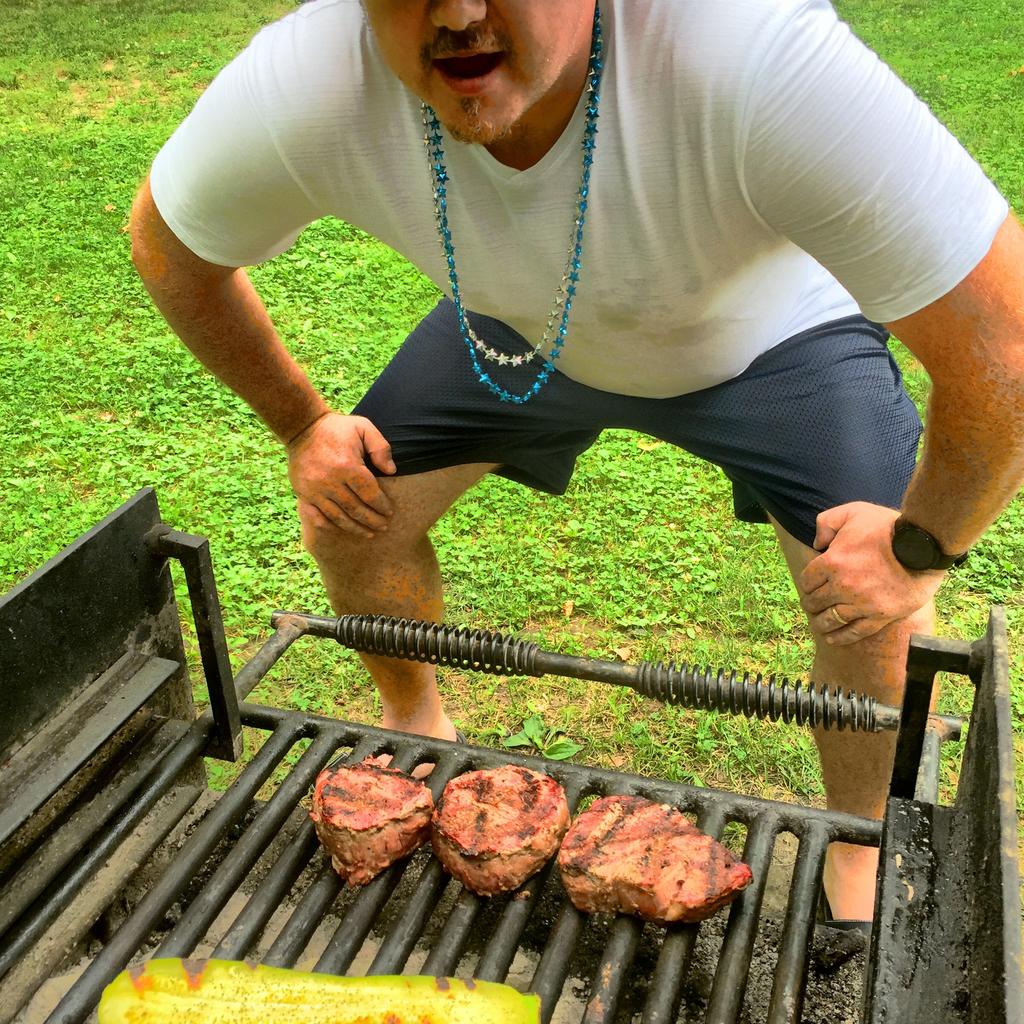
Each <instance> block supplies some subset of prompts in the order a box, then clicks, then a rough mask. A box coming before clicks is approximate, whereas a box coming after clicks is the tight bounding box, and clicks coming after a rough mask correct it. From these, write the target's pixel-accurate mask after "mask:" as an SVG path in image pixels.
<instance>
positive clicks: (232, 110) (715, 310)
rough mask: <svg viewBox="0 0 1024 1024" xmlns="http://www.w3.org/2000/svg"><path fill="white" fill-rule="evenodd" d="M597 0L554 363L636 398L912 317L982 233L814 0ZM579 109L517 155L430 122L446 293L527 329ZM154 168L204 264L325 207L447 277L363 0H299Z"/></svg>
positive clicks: (948, 143) (559, 260) (399, 94)
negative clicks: (599, 74)
mask: <svg viewBox="0 0 1024 1024" xmlns="http://www.w3.org/2000/svg"><path fill="white" fill-rule="evenodd" d="M601 10H602V15H603V27H604V36H605V41H606V60H605V70H604V81H603V86H602V95H601V109H600V120H599V132H598V136H597V150H596V153H595V162H594V166H593V172H592V178H591V193H590V204H589V209H588V211H587V219H586V233H585V237H584V241H583V268H582V279H581V282H580V285H579V291H578V293H577V298H576V301H575V303H574V305H573V309H572V317H571V320H570V324H569V335H568V342H567V344H566V347H565V349H564V352H563V356H562V359H561V361H560V362H559V369H560V370H561V371H562V372H564V373H566V374H568V375H569V376H570V377H572V378H574V379H575V380H577V381H580V382H582V383H584V384H588V385H590V386H592V387H596V388H601V389H603V390H606V391H615V392H620V393H623V394H631V395H643V396H648V397H654V398H664V397H669V396H673V395H679V394H684V393H687V392H690V391H695V390H698V389H700V388H705V387H709V386H711V385H714V384H717V383H720V382H721V381H724V380H727V379H729V378H731V377H734V376H736V375H737V374H739V373H740V372H742V371H743V370H744V369H745V368H746V367H747V366H748V365H749V364H750V363H751V361H752V360H753V359H754V358H755V357H757V356H758V355H760V354H761V353H762V352H765V351H766V350H768V349H769V348H771V347H773V346H774V345H776V344H778V343H779V342H780V341H782V340H784V339H785V338H787V337H789V336H791V335H793V334H795V333H796V332H798V331H801V330H804V329H806V328H809V327H812V326H815V325H817V324H820V323H824V322H826V321H828V320H831V319H836V318H838V317H842V316H846V315H849V314H852V313H856V312H857V311H858V307H859V309H860V310H861V311H863V313H864V314H865V315H866V316H867V317H869V318H870V319H872V320H876V321H879V322H883V323H885V322H891V321H893V320H895V319H898V318H900V317H903V316H906V315H909V314H910V313H913V312H915V311H917V310H919V309H921V308H922V307H924V306H926V305H927V304H928V303H930V302H932V301H933V300H935V299H937V298H939V297H941V296H942V295H944V294H945V293H947V292H948V291H950V290H951V289H952V288H953V287H954V286H955V285H957V284H958V283H959V282H960V281H961V280H962V279H963V278H964V277H966V276H967V274H968V273H969V272H970V271H971V270H972V269H973V268H974V267H975V266H976V265H977V264H978V262H979V261H980V260H981V258H982V257H983V256H984V255H985V253H986V252H987V251H988V248H989V246H990V245H991V242H992V239H993V237H994V236H995V233H996V230H997V229H998V227H999V225H1000V224H1001V223H1002V222H1003V220H1004V219H1005V218H1006V216H1007V213H1008V207H1007V204H1006V202H1005V200H1004V199H1003V198H1002V197H1001V196H1000V195H999V193H998V192H997V191H996V189H995V187H994V186H993V185H992V184H991V183H990V182H989V181H988V180H987V178H986V177H985V176H984V174H983V173H982V171H981V170H980V168H979V167H978V166H977V164H976V163H975V162H974V161H973V160H972V159H971V157H970V156H969V155H968V154H967V153H966V152H965V151H964V149H963V148H962V147H961V146H960V145H959V143H958V142H956V140H955V139H953V137H952V136H951V135H950V134H949V133H948V132H947V131H946V129H945V128H944V127H943V126H942V125H941V124H939V122H938V121H937V120H936V119H935V118H934V117H933V116H932V115H931V113H930V112H929V111H928V110H927V108H926V107H925V106H924V105H923V104H922V103H920V102H919V101H918V100H917V99H916V98H915V97H914V95H913V94H912V93H911V91H910V90H909V89H908V88H907V87H906V86H905V85H903V84H902V83H901V82H900V80H899V79H898V78H897V77H896V76H895V75H894V74H893V73H892V72H891V71H890V70H889V69H888V68H887V67H886V66H885V65H884V64H883V63H882V62H881V61H880V60H879V58H878V57H877V56H876V55H875V54H874V53H873V52H872V51H871V50H869V49H867V48H866V47H865V46H864V45H863V44H862V43H861V42H859V41H858V40H857V39H856V38H855V37H854V36H853V35H852V33H851V32H850V30H849V28H848V27H847V26H846V25H845V24H843V23H842V22H840V21H839V20H838V19H837V17H836V14H835V12H834V10H833V8H832V7H831V5H830V4H829V3H827V2H826V0H602V4H601ZM584 114H585V111H584V109H583V102H582V100H581V103H580V105H579V107H578V108H577V110H576V114H575V117H574V118H573V120H572V121H571V123H570V124H569V126H568V127H567V128H566V130H565V132H564V134H563V135H562V137H561V138H560V139H559V140H558V142H557V143H556V144H555V146H554V147H553V148H552V149H551V150H550V151H549V152H548V153H547V154H546V155H545V157H544V158H543V159H542V160H541V161H540V162H539V163H538V164H536V165H535V166H533V167H531V168H529V169H528V170H525V171H516V170H513V169H511V168H509V167H506V166H504V165H502V164H500V163H498V162H497V161H496V160H495V159H494V158H493V157H491V155H490V154H489V153H488V152H487V151H486V150H485V149H483V148H482V147H480V146H470V145H465V144H460V143H457V142H455V141H454V140H452V139H451V138H450V137H448V136H447V135H446V137H445V143H444V144H445V152H446V157H447V163H448V170H449V173H450V178H451V180H450V182H449V189H448V205H449V219H450V223H451V229H452V233H453V241H454V244H455V248H456V259H457V265H458V271H459V279H460V287H461V289H462V295H463V301H464V302H465V305H466V307H467V308H468V309H471V310H474V311H476V312H479V313H484V314H487V315H488V316H492V317H496V318H498V319H500V320H503V321H505V322H506V323H508V324H510V325H511V326H512V327H514V328H515V329H516V330H517V331H519V332H520V333H521V334H523V335H524V336H525V337H526V338H527V339H528V340H529V341H530V342H531V343H536V342H537V341H539V340H540V337H541V335H542V333H543V330H544V326H545V323H546V320H547V316H548V313H549V311H550V309H551V306H552V303H553V300H554V298H555V293H556V289H557V287H558V284H559V282H560V280H561V276H562V272H563V269H564V265H565V260H566V251H567V247H568V242H569V238H570V232H571V228H572V224H573V219H574V215H575V197H576V190H577V188H578V187H579V179H580V172H581V150H580V143H581V141H582V137H583V124H584ZM151 185H152V190H153V196H154V199H155V202H156V205H157V207H158V209H159V210H160V212H161V214H162V215H163V217H164V219H165V220H166V221H167V223H168V224H169V226H170V228H171V229H172V230H173V231H174V233H175V234H176V235H177V236H178V237H179V238H180V239H181V240H182V242H184V244H185V245H187V246H188V247H189V248H190V249H191V250H193V251H194V252H195V253H196V254H197V255H199V256H200V257H202V258H203V259H206V260H208V261H210V262H213V263H218V264H223V265H226V266H244V265H249V264H254V263H259V262H261V261H263V260H267V259H270V258H271V257H272V256H275V255H277V254H278V253H280V252H283V251H284V250H285V249H287V248H288V247H289V246H290V245H292V243H293V242H294V241H295V239H296V237H297V236H298V234H299V232H300V231H301V230H302V228H303V227H305V226H306V225H307V224H309V223H310V222H311V221H313V220H316V219H317V218H319V217H322V216H325V215H333V216H335V217H340V218H342V219H343V220H345V221H348V222H349V223H351V224H354V225H357V226H358V227H360V228H362V229H364V230H365V231H367V232H368V233H369V234H371V235H373V236H375V237H376V238H378V239H380V240H381V241H383V242H386V243H387V244H388V245H390V246H392V247H393V248H394V249H396V250H398V251H399V252H400V253H402V254H403V255H405V256H406V257H407V258H408V259H409V260H411V261H412V262H413V263H414V264H415V265H416V266H417V267H419V268H420V269H421V270H422V271H423V272H424V273H425V274H427V275H428V276H429V277H430V278H431V279H432V280H433V281H434V282H435V283H436V284H437V285H438V287H439V288H441V289H442V290H443V291H445V292H446V293H449V283H448V278H447V268H446V265H445V263H444V260H443V257H442V253H441V248H440V245H439V242H438V238H437V229H436V225H435V221H434V209H433V201H432V196H431V181H430V174H429V169H428V164H427V157H426V152H425V147H424V144H423V126H422V122H421V117H420V103H419V100H418V99H417V98H416V97H415V96H413V95H412V94H411V93H410V92H409V91H408V90H407V89H406V88H405V87H404V86H403V85H402V84H401V83H400V82H399V81H398V79H397V78H396V77H395V76H394V75H393V74H392V73H391V72H390V71H389V70H388V69H387V67H386V66H385V65H384V63H383V61H382V59H381V57H380V54H379V52H378V49H377V46H376V44H375V41H374V38H373V35H372V33H371V32H370V31H369V28H368V26H367V24H366V22H365V19H364V16H363V13H362V9H361V7H360V5H359V3H358V0H317V2H315V3H310V4H307V5H304V6H302V7H300V8H299V9H297V10H296V11H295V12H294V13H292V14H290V15H288V16H287V17H286V18H284V19H283V20H281V21H279V22H277V23H276V24H273V25H270V26H268V27H267V28H264V29H263V30H262V31H261V32H259V34H258V35H257V36H256V37H255V38H254V39H253V41H252V43H251V44H250V46H249V47H248V49H246V50H245V51H244V52H243V53H242V54H241V55H240V56H239V57H238V58H236V59H235V60H234V61H233V62H232V63H231V64H230V65H229V66H228V67H227V68H225V69H224V71H222V72H221V74H220V75H219V76H218V77H217V79H216V80H215V81H214V82H213V83H212V84H211V85H210V87H209V88H208V89H207V90H206V92H205V93H204V94H203V96H202V97H201V98H200V100H199V102H198V103H197V105H196V107H195V109H194V110H193V112H192V113H191V114H190V115H189V116H188V118H187V119H186V120H185V121H184V123H183V124H182V125H181V126H180V127H179V128H178V130H177V131H176V132H175V133H174V135H173V137H172V138H171V139H170V141H169V142H168V143H167V144H166V145H165V146H164V148H163V149H162V150H161V152H160V153H159V155H158V156H157V158H156V161H155V163H154V165H153V170H152V179H151ZM485 340H486V339H485ZM514 373H515V371H512V370H510V371H509V374H510V377H509V382H508V386H509V387H511V388H512V390H515V377H514Z"/></svg>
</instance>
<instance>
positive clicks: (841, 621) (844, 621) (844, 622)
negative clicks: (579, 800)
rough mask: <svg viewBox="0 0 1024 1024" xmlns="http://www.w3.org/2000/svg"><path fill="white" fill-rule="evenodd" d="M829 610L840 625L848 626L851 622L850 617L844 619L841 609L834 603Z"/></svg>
mask: <svg viewBox="0 0 1024 1024" xmlns="http://www.w3.org/2000/svg"><path fill="white" fill-rule="evenodd" d="M829 611H830V612H831V613H832V618H834V619H835V620H836V622H838V623H839V625H840V626H848V625H849V624H850V621H849V619H844V618H843V617H842V615H840V614H839V609H838V608H837V607H836V606H835V605H832V607H831V608H829Z"/></svg>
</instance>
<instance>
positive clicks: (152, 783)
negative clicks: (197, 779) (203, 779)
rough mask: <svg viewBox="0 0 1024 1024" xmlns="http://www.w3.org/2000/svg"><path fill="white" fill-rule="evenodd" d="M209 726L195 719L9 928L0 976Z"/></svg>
mask: <svg viewBox="0 0 1024 1024" xmlns="http://www.w3.org/2000/svg"><path fill="white" fill-rule="evenodd" d="M212 729H213V716H212V715H209V714H207V715H204V716H203V717H202V718H200V719H198V720H197V721H196V722H195V724H194V725H193V726H192V727H191V728H190V729H189V731H188V732H187V733H186V734H185V736H184V737H183V738H182V739H181V740H180V741H179V742H178V744H177V745H176V746H175V747H174V749H173V750H172V751H171V753H170V754H168V756H167V758H166V759H165V760H164V761H161V762H159V763H158V764H157V765H156V766H154V768H153V771H152V772H151V773H150V775H149V776H147V781H145V782H144V783H143V788H142V789H141V790H140V791H139V793H138V796H137V797H135V798H134V799H133V800H132V803H131V807H130V808H129V809H127V810H126V811H125V813H124V814H123V815H120V816H116V817H115V820H114V823H113V825H112V826H111V828H110V830H109V831H107V832H105V833H104V834H103V836H102V837H101V839H100V840H99V842H98V843H96V845H95V846H93V847H92V849H90V850H88V851H87V852H86V853H84V854H82V855H81V856H80V857H79V858H78V859H77V860H76V861H75V862H74V864H73V865H72V866H71V867H70V868H69V869H68V871H67V873H66V874H65V875H63V876H62V877H61V878H60V879H59V880H58V882H57V885H56V887H55V888H53V889H52V891H48V893H47V894H46V895H45V897H44V902H42V903H41V904H40V906H39V909H38V910H36V911H35V912H34V913H32V914H31V915H30V916H26V917H24V918H23V919H22V920H21V921H20V922H19V923H18V924H17V925H16V926H15V927H14V928H12V929H11V931H10V932H9V933H8V935H7V937H6V941H5V943H4V946H3V949H2V951H0V977H3V976H4V975H5V974H6V973H7V972H8V971H9V970H10V969H11V967H13V966H14V964H15V963H17V962H18V960H20V959H21V957H22V956H23V955H24V954H25V952H26V951H27V950H28V949H30V948H31V946H32V945H33V943H34V942H35V941H36V940H37V939H38V938H39V936H40V935H42V934H43V932H45V931H46V929H47V928H48V927H49V926H50V925H51V924H52V923H53V922H54V921H55V920H56V919H57V917H58V916H59V915H60V913H61V912H62V911H63V910H64V909H65V907H67V905H68V904H69V903H70V902H71V900H72V899H74V897H75V894H76V893H77V892H78V891H79V890H80V888H81V887H82V886H83V885H85V884H87V882H88V880H89V879H90V878H92V877H93V875H95V874H96V872H97V871H98V870H99V866H100V865H101V864H103V863H104V861H106V859H107V858H108V857H109V856H110V854H111V853H112V852H113V851H114V850H116V849H117V847H118V846H120V845H121V843H122V842H123V841H124V839H125V837H126V836H127V835H128V834H129V833H130V832H131V831H132V829H134V828H135V826H136V825H138V823H139V822H140V821H141V820H142V819H143V818H144V817H145V816H146V815H147V814H148V813H149V812H150V811H151V810H152V809H153V805H154V804H155V803H156V802H157V801H158V800H159V799H160V797H162V796H163V795H164V793H166V792H167V790H168V789H169V788H170V787H171V785H172V784H173V783H174V780H175V779H176V778H177V777H178V775H179V774H180V773H181V772H182V770H183V769H184V768H185V767H186V766H187V765H188V764H190V763H191V762H192V761H193V760H194V759H195V757H196V756H197V755H198V753H199V751H200V750H201V749H202V748H203V746H204V745H205V743H206V740H207V737H208V736H209V733H210V731H211V730H212Z"/></svg>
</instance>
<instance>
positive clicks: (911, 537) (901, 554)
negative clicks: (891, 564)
mask: <svg viewBox="0 0 1024 1024" xmlns="http://www.w3.org/2000/svg"><path fill="white" fill-rule="evenodd" d="M892 553H893V555H895V557H896V561H897V562H899V563H900V565H902V566H903V568H904V569H911V570H913V571H915V572H920V571H922V570H924V569H952V568H954V567H955V566H958V565H963V564H964V562H966V561H967V552H966V551H964V552H963V553H962V554H959V555H947V554H946V553H945V552H944V551H943V550H942V548H941V547H940V546H939V542H938V541H937V540H936V539H935V538H934V537H933V536H932V535H931V534H930V533H929V532H928V531H927V530H922V529H921V527H920V526H915V525H914V524H913V523H909V522H907V520H906V519H904V518H903V517H902V516H900V518H899V519H897V520H896V526H895V529H894V530H893V533H892Z"/></svg>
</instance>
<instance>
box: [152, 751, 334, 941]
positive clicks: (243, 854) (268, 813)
mask: <svg viewBox="0 0 1024 1024" xmlns="http://www.w3.org/2000/svg"><path fill="white" fill-rule="evenodd" d="M334 750H335V746H334V741H333V739H331V737H329V736H319V737H317V739H316V740H314V741H313V743H312V744H311V745H310V747H309V748H308V749H307V750H306V752H305V753H304V754H303V755H302V757H301V758H300V759H299V763H298V764H297V765H296V766H295V767H294V768H293V769H292V771H291V772H290V773H289V775H288V777H287V778H286V779H285V781H284V782H283V783H282V784H281V786H280V787H279V788H278V789H277V791H276V792H275V793H274V795H273V796H272V797H271V798H270V800H269V801H268V802H267V804H266V806H265V807H263V808H262V810H261V811H260V813H259V815H258V817H257V818H256V820H255V821H254V822H253V823H252V824H251V825H250V826H249V827H248V828H247V829H246V831H245V834H244V835H243V836H242V837H241V838H240V839H239V840H238V842H237V843H236V844H235V846H234V848H233V849H232V851H231V856H230V857H228V858H227V859H226V860H224V861H223V862H222V863H221V864H220V865H218V867H217V870H216V871H215V872H214V873H213V876H212V877H211V878H210V880H209V882H207V883H206V885H205V886H204V887H203V891H202V892H201V893H200V894H199V895H198V896H197V897H196V898H195V899H194V900H193V901H192V903H191V904H190V905H189V908H188V910H186V911H185V913H184V914H183V915H182V917H181V920H180V921H179V922H178V923H177V924H176V925H175V926H174V928H173V929H172V930H171V932H170V934H169V935H168V936H167V938H166V939H164V941H163V942H162V943H161V944H160V947H159V949H157V951H156V954H155V956H158V957H171V956H188V955H189V954H190V953H191V952H192V950H193V949H195V946H196V943H197V942H199V940H200V939H201V938H202V937H203V935H204V934H205V933H206V929H207V928H209V926H210V924H211V923H212V922H213V920H214V918H216V916H217V915H218V914H219V913H220V911H221V910H222V909H223V908H224V904H225V903H227V901H228V900H229V899H230V898H231V895H232V893H234V891H235V890H236V889H237V888H238V885H239V883H240V882H241V881H242V879H243V878H245V876H246V875H247V874H248V872H249V869H250V868H251V867H252V866H253V864H255V863H256V861H257V860H259V858H260V855H261V854H262V853H263V851H264V850H265V849H266V848H267V846H268V845H269V844H270V842H271V841H272V840H273V839H274V837H275V836H277V835H278V833H279V832H280V830H281V826H282V825H283V824H284V822H285V820H286V819H287V817H288V815H289V814H291V812H292V810H293V809H294V808H295V805H296V804H297V803H298V802H299V800H300V799H301V798H302V797H303V796H304V795H305V794H306V792H307V791H308V789H309V787H310V785H311V784H312V781H313V779H314V778H315V776H316V774H317V773H318V772H319V771H320V769H321V768H323V766H324V765H325V764H326V763H327V761H328V759H329V758H330V756H331V754H332V753H334Z"/></svg>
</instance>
